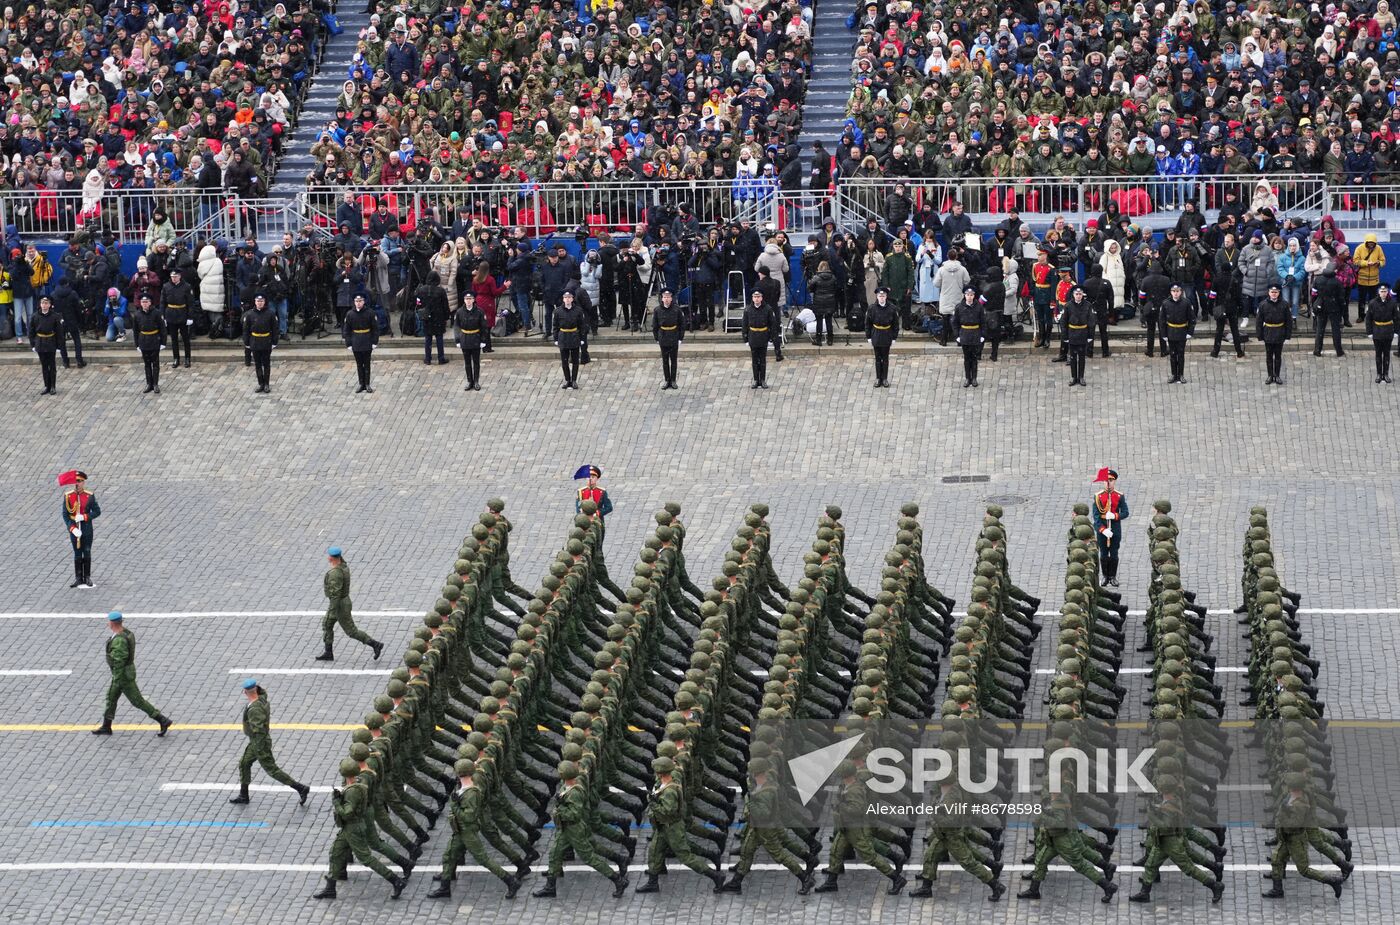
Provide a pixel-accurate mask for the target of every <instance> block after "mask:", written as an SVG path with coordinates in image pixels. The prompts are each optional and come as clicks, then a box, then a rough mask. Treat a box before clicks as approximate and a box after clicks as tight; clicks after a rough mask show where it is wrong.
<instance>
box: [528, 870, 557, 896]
mask: <svg viewBox="0 0 1400 925" xmlns="http://www.w3.org/2000/svg"><path fill="white" fill-rule="evenodd" d="M558 881H559V878H558V877H556V876H554V875H553V874H547V875H546V876H545V878H544V886H542V887H540V888H539V889H538V890H535V891H534V892H533V893H531V894H530V895H531V896H533V897H535V898H536V899H553V898H554V897H555V896H557V895H559V894H557V893H556V892H554V886H555V884H556V883H558Z"/></svg>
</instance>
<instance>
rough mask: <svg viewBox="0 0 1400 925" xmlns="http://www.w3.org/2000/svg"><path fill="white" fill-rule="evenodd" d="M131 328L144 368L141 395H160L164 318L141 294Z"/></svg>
mask: <svg viewBox="0 0 1400 925" xmlns="http://www.w3.org/2000/svg"><path fill="white" fill-rule="evenodd" d="M131 327H132V328H133V329H134V330H135V331H136V349H137V350H140V351H141V362H142V363H144V364H145V366H146V388H145V391H143V392H142V394H143V395H144V394H146V393H148V392H155V393H156V394H157V395H159V394H160V352H161V350H163V349H165V316H164V315H162V314H161V313H160V312H158V311H156V309H155V307H154V306H153V305H152V304H151V297H150V296H149V295H147V294H144V293H143V294H142V295H141V299H140V303H139V306H138V307H137V309H136V311H134V312H132V313H131Z"/></svg>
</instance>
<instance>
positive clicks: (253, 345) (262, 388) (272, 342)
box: [185, 292, 281, 394]
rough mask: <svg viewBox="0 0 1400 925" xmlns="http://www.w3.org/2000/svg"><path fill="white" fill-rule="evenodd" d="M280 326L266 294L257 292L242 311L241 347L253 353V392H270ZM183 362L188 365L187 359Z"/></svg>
mask: <svg viewBox="0 0 1400 925" xmlns="http://www.w3.org/2000/svg"><path fill="white" fill-rule="evenodd" d="M280 328H281V325H280V324H279V323H278V320H277V312H275V311H273V309H272V306H270V305H268V304H267V296H265V295H263V294H262V293H261V292H259V293H258V294H257V295H255V296H254V297H253V304H252V306H251V307H249V309H248V310H247V311H246V312H244V313H243V347H244V349H246V350H247V351H248V352H249V353H251V354H252V355H253V368H254V370H255V372H256V373H257V378H258V387H257V389H256V390H255V394H256V393H258V392H261V393H264V394H268V393H271V392H272V351H273V348H275V347H276V346H277V339H278V331H279V330H280ZM185 362H186V365H188V363H189V361H188V360H186V361H185Z"/></svg>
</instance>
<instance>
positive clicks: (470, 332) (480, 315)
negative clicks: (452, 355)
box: [452, 292, 486, 392]
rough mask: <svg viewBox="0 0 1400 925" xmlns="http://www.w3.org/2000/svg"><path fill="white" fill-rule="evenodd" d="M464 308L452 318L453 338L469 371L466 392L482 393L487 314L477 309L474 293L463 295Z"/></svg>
mask: <svg viewBox="0 0 1400 925" xmlns="http://www.w3.org/2000/svg"><path fill="white" fill-rule="evenodd" d="M462 297H463V300H464V301H463V304H462V307H461V308H459V309H457V313H456V314H455V315H453V316H452V326H453V328H455V329H456V330H455V332H454V333H453V335H452V337H453V340H455V341H456V342H457V346H458V347H460V348H462V365H463V366H465V367H466V369H467V386H466V388H464V389H463V390H462V391H464V392H480V391H481V348H482V347H483V346H484V345H485V343H486V313H485V312H483V311H482V310H481V309H479V308H477V307H476V298H475V297H474V296H473V295H472V293H470V292H467V293H463V296H462Z"/></svg>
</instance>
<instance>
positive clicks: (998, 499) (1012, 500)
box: [985, 495, 1031, 507]
mask: <svg viewBox="0 0 1400 925" xmlns="http://www.w3.org/2000/svg"><path fill="white" fill-rule="evenodd" d="M985 500H986V503H987V504H1000V505H1001V506H1002V507H1011V506H1012V505H1013V504H1025V503H1026V502H1027V501H1029V500H1031V499H1030V498H1027V497H1025V496H1024V495H993V496H992V497H990V498H987V499H985Z"/></svg>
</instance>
